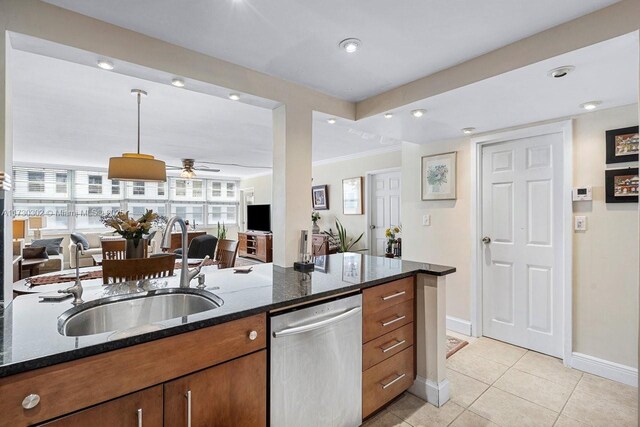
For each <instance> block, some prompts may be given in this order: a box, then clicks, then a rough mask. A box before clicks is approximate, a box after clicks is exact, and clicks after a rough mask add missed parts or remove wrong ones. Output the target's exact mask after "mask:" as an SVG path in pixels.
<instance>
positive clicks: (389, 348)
mask: <svg viewBox="0 0 640 427" xmlns="http://www.w3.org/2000/svg"><path fill="white" fill-rule="evenodd" d="M396 341H397V342H396V343H395V344H393V345H391V346H389V347H380V349H381V350H382V352H383V353H386V352H388V351H391V350H393V349H394V348H396V347H400V346H401V345H402V344H404V343H406V342H407V340H402V341H398V340H396Z"/></svg>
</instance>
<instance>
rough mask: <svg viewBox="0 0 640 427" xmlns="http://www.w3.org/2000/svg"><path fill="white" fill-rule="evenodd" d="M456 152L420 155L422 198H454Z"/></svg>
mask: <svg viewBox="0 0 640 427" xmlns="http://www.w3.org/2000/svg"><path fill="white" fill-rule="evenodd" d="M456 154H457V153H456V152H455V151H454V152H452V153H443V154H436V155H433V156H424V157H422V200H455V198H456Z"/></svg>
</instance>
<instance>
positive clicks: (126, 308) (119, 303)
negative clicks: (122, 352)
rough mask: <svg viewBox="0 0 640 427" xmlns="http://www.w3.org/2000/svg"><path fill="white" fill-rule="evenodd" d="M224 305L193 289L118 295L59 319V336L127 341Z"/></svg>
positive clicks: (211, 295)
mask: <svg viewBox="0 0 640 427" xmlns="http://www.w3.org/2000/svg"><path fill="white" fill-rule="evenodd" d="M222 304H224V302H223V301H222V299H221V298H220V297H218V296H217V295H215V294H212V293H211V292H207V291H204V290H200V289H192V288H170V289H159V290H152V291H148V292H144V293H142V294H133V295H118V296H113V297H107V298H103V299H98V300H94V301H89V302H87V303H84V304H82V305H79V306H77V307H73V308H71V309H69V310H67V311H65V312H64V313H62V314H61V315H60V317H59V318H58V332H59V333H60V334H61V335H65V336H71V337H79V336H86V335H94V334H101V333H105V332H114V334H113V335H112V336H111V338H114V339H115V338H124V337H127V336H132V335H138V334H140V333H145V332H150V331H153V330H157V329H160V328H161V327H162V326H161V325H158V323H159V322H162V321H166V320H171V319H176V318H181V317H186V316H190V315H193V314H196V313H202V312H204V311H209V310H213V309H216V308H218V307H221V306H222Z"/></svg>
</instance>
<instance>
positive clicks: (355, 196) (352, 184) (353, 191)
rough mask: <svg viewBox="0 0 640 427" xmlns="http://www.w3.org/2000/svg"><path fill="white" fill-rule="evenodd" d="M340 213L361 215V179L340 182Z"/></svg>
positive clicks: (359, 177)
mask: <svg viewBox="0 0 640 427" xmlns="http://www.w3.org/2000/svg"><path fill="white" fill-rule="evenodd" d="M342 213H343V214H345V215H362V213H363V209H362V177H361V176H358V177H356V178H347V179H343V180H342Z"/></svg>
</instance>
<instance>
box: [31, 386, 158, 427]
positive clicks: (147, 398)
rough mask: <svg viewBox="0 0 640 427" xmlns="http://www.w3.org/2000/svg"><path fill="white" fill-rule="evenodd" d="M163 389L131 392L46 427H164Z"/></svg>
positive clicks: (48, 424) (50, 423)
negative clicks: (101, 426) (98, 426)
mask: <svg viewBox="0 0 640 427" xmlns="http://www.w3.org/2000/svg"><path fill="white" fill-rule="evenodd" d="M162 412H163V408H162V386H159V385H158V386H155V387H151V388H148V389H146V390H142V391H139V392H137V393H132V394H129V395H127V396H124V397H120V398H118V399H115V400H111V401H109V402H106V403H102V404H100V405H96V406H94V407H92V408H89V409H85V410H83V411H80V412H76V413H75V414H71V415H67V416H66V417H62V418H58V419H57V420H55V421H51V422H48V423H45V424H43V425H45V426H47V427H85V426H90V425H98V424H96V421H98V420H99V421H100V424H99V425H104V426H122V427H140V426H144V427H162V422H163V420H162Z"/></svg>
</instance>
